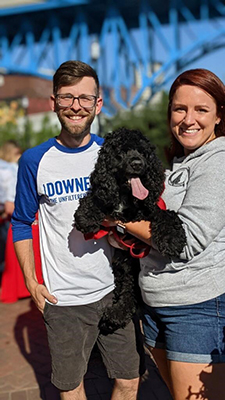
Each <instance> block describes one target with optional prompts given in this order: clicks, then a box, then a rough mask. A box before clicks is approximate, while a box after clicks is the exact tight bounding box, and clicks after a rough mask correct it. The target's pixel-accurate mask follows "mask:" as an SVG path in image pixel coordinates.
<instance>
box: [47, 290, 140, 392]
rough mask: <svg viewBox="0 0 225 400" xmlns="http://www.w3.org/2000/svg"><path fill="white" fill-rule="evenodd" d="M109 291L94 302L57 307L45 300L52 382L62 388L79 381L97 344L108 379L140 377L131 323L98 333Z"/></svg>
mask: <svg viewBox="0 0 225 400" xmlns="http://www.w3.org/2000/svg"><path fill="white" fill-rule="evenodd" d="M111 301H112V292H111V293H110V294H108V295H107V296H105V297H104V298H103V299H101V300H100V301H98V302H96V303H92V304H88V305H82V306H65V307H59V306H54V305H50V304H48V303H46V305H45V309H44V321H45V325H46V328H47V333H48V342H49V347H50V352H51V357H52V383H53V384H54V385H55V386H56V387H57V388H59V389H60V390H62V391H67V390H73V389H75V388H76V387H77V386H79V384H80V383H81V381H82V380H83V377H84V375H85V373H86V371H87V365H88V361H89V358H90V355H91V351H92V349H93V347H94V345H95V343H97V345H98V348H99V350H100V353H101V355H102V359H103V362H104V364H105V366H106V369H107V373H108V376H109V378H116V379H134V378H137V377H139V376H140V373H139V370H140V356H139V353H138V350H137V343H136V335H135V328H134V323H133V322H130V323H129V324H128V325H127V326H126V328H124V329H118V330H117V331H116V332H114V333H113V334H108V335H102V334H100V333H99V329H98V323H99V320H100V318H101V315H102V311H103V309H104V308H105V307H106V306H107V305H108V304H110V303H111Z"/></svg>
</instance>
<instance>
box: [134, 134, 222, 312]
mask: <svg viewBox="0 0 225 400" xmlns="http://www.w3.org/2000/svg"><path fill="white" fill-rule="evenodd" d="M162 197H163V199H164V201H165V202H166V206H167V208H168V209H170V210H175V211H177V212H178V215H179V216H180V218H181V220H182V221H183V226H184V229H185V232H186V237H187V245H186V246H185V248H184V249H183V252H182V254H181V256H180V258H179V259H169V258H166V257H163V256H162V255H161V254H160V253H159V252H158V251H157V249H156V248H154V247H152V248H151V251H150V253H149V255H148V256H147V257H145V258H143V259H142V260H141V272H140V277H139V284H140V287H141V291H142V296H143V300H144V301H145V303H146V304H148V305H150V306H153V307H164V306H175V305H186V304H195V303H200V302H203V301H206V300H209V299H212V298H214V297H216V296H219V295H220V294H222V293H224V292H225V206H224V202H225V137H220V138H217V139H215V140H213V141H212V142H209V143H208V144H206V145H203V146H202V147H200V148H199V149H197V150H195V152H193V153H191V154H190V155H188V156H187V157H182V158H180V159H174V163H173V168H172V171H166V182H165V190H164V193H163V196H162Z"/></svg>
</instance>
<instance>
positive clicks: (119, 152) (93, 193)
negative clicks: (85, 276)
mask: <svg viewBox="0 0 225 400" xmlns="http://www.w3.org/2000/svg"><path fill="white" fill-rule="evenodd" d="M164 178H165V176H164V169H163V166H162V163H161V161H160V160H159V159H158V157H157V156H156V153H155V146H153V145H152V144H151V143H150V141H149V140H148V139H147V138H146V137H145V136H144V135H143V134H142V133H141V132H140V131H139V130H130V129H126V128H119V129H117V130H116V131H114V132H111V133H109V134H107V136H106V138H105V141H104V144H103V146H102V148H101V149H100V151H99V155H98V159H97V162H96V164H95V169H94V171H93V172H92V174H91V176H90V183H91V190H90V191H89V192H88V193H87V196H86V197H84V198H83V199H80V204H79V207H78V209H77V211H76V212H75V214H74V218H75V222H74V225H75V227H76V228H77V229H78V230H79V231H81V232H82V233H83V234H88V233H90V232H92V233H95V232H98V231H99V230H100V229H101V223H102V221H103V220H104V218H105V217H110V218H112V219H113V220H120V221H122V222H125V223H126V222H128V221H133V222H134V221H141V220H146V221H151V235H152V240H153V241H154V243H155V245H156V246H157V247H158V249H159V251H160V252H161V253H162V254H163V255H167V256H169V257H177V256H179V254H180V253H181V252H182V250H183V247H184V245H185V241H186V238H185V233H184V229H183V227H182V222H181V220H180V219H179V217H178V215H177V214H176V213H175V212H174V211H170V210H163V209H161V208H159V206H158V205H157V203H158V200H159V198H160V195H161V193H162V192H163V189H164ZM113 273H114V275H115V289H114V299H113V304H112V306H111V307H108V308H107V309H106V310H105V313H104V315H103V318H102V319H101V321H100V325H99V327H100V329H101V330H102V331H104V332H112V331H114V330H115V329H118V328H119V327H124V326H126V324H127V323H128V322H129V321H130V319H131V318H132V316H133V315H134V313H135V311H136V308H137V304H138V301H140V292H139V289H138V283H137V281H138V273H139V261H138V260H137V259H135V258H132V257H131V255H130V253H129V252H127V251H123V250H120V249H116V250H115V255H114V260H113Z"/></svg>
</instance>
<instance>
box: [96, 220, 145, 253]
mask: <svg viewBox="0 0 225 400" xmlns="http://www.w3.org/2000/svg"><path fill="white" fill-rule="evenodd" d="M119 223H121V222H120V221H112V220H110V219H109V218H106V219H105V220H104V222H103V224H102V225H104V226H116V225H117V224H119ZM122 225H124V227H125V229H126V232H127V233H130V234H131V235H133V236H135V237H136V238H137V239H139V240H141V241H142V242H144V243H147V244H148V245H149V246H151V244H152V243H151V222H149V221H138V222H126V223H122Z"/></svg>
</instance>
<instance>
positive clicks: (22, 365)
mask: <svg viewBox="0 0 225 400" xmlns="http://www.w3.org/2000/svg"><path fill="white" fill-rule="evenodd" d="M146 362H147V367H148V370H147V373H146V375H145V377H144V379H143V381H142V384H141V387H140V393H139V400H150V399H151V400H171V397H170V395H169V393H168V390H167V388H166V386H165V385H164V383H163V382H162V380H161V378H160V377H159V374H158V371H157V369H156V368H155V366H154V364H153V362H152V360H151V359H150V357H149V356H148V355H146ZM112 385H113V382H112V381H111V380H110V379H108V377H107V374H106V371H105V368H104V365H103V364H102V361H101V357H100V355H99V353H98V351H97V349H94V351H93V352H92V356H91V359H90V363H89V368H88V372H87V374H86V376H85V388H86V393H87V398H88V400H110V394H111V390H112ZM0 400H59V393H58V391H57V389H56V388H55V387H53V385H51V383H50V356H49V351H48V345H47V338H46V332H45V326H44V322H43V320H42V316H41V314H40V313H39V311H38V310H37V309H36V307H35V306H34V304H33V303H32V301H31V300H30V299H29V298H27V299H22V300H19V301H17V302H16V303H13V304H3V303H0Z"/></svg>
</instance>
